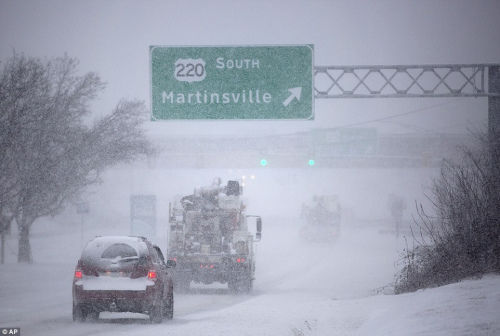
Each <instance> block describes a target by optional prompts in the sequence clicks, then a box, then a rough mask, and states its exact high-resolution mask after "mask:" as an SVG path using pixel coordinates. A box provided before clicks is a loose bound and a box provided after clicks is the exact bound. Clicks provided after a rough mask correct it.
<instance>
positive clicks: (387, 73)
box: [314, 64, 500, 98]
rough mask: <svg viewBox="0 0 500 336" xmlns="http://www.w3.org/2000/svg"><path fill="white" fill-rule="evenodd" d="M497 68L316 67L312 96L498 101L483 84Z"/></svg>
mask: <svg viewBox="0 0 500 336" xmlns="http://www.w3.org/2000/svg"><path fill="white" fill-rule="evenodd" d="M498 66H499V65H498V64H445V65H389V66H372V65H370V66H315V67H314V94H315V98H399V97H402V98H408V97H500V92H496V91H493V92H491V90H492V89H491V88H490V89H489V88H488V86H489V85H487V84H486V81H487V80H488V79H487V77H488V76H487V72H488V69H490V68H492V67H495V68H497V69H498ZM490 86H491V85H490Z"/></svg>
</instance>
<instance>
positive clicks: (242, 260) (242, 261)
mask: <svg viewBox="0 0 500 336" xmlns="http://www.w3.org/2000/svg"><path fill="white" fill-rule="evenodd" d="M236 262H237V263H244V262H245V258H238V259H236Z"/></svg>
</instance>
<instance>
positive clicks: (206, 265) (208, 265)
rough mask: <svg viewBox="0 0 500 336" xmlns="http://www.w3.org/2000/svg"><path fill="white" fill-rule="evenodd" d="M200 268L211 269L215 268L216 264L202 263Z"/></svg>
mask: <svg viewBox="0 0 500 336" xmlns="http://www.w3.org/2000/svg"><path fill="white" fill-rule="evenodd" d="M200 268H210V269H213V268H215V265H214V264H201V265H200Z"/></svg>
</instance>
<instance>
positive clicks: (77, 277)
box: [75, 269, 83, 279]
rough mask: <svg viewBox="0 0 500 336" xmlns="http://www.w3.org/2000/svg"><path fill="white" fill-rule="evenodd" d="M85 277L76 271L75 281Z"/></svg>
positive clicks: (79, 271)
mask: <svg viewBox="0 0 500 336" xmlns="http://www.w3.org/2000/svg"><path fill="white" fill-rule="evenodd" d="M82 277H83V272H82V271H81V270H79V269H76V270H75V279H81V278H82Z"/></svg>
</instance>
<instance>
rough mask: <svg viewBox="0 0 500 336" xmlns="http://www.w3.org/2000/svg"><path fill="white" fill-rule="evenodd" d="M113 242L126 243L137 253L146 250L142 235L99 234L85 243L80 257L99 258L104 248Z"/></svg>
mask: <svg viewBox="0 0 500 336" xmlns="http://www.w3.org/2000/svg"><path fill="white" fill-rule="evenodd" d="M114 244H127V245H129V246H131V247H132V248H133V249H135V251H136V252H137V255H138V256H139V255H142V254H144V252H145V251H147V246H146V243H145V242H144V238H142V237H133V236H100V237H96V238H94V239H92V240H91V241H89V242H88V243H87V245H86V246H85V248H84V249H83V252H82V258H100V257H101V255H102V253H103V252H104V250H106V249H107V248H108V247H110V246H111V245H114Z"/></svg>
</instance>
